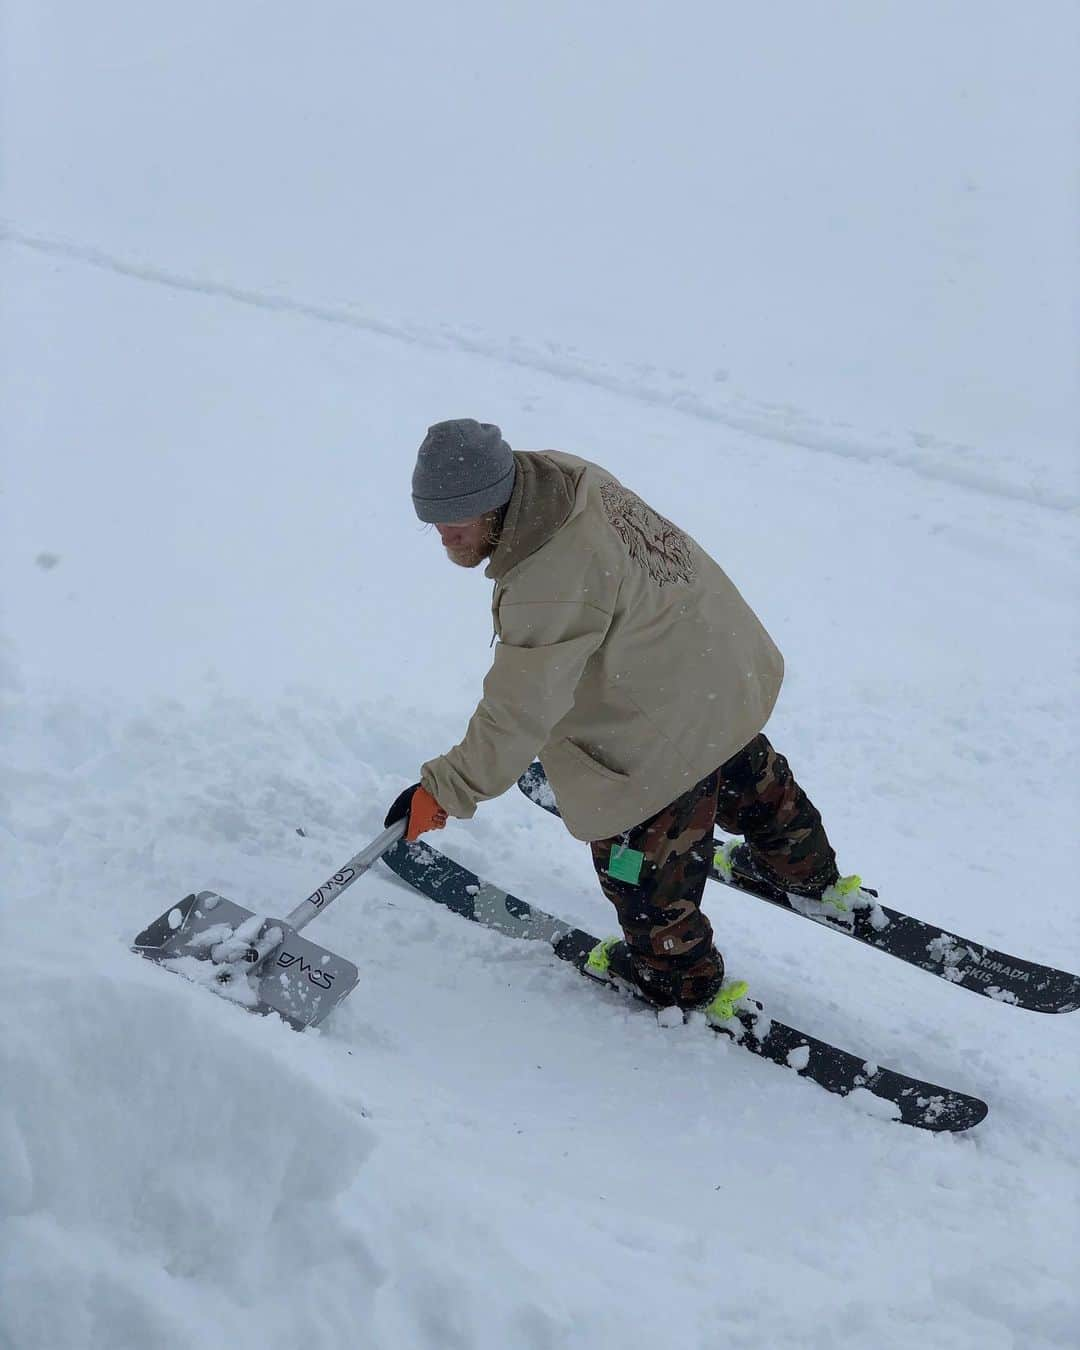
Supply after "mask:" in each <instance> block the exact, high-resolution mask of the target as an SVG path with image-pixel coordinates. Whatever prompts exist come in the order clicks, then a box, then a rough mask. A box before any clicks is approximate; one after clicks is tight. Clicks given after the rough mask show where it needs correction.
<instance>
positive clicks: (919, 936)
mask: <svg viewBox="0 0 1080 1350" xmlns="http://www.w3.org/2000/svg"><path fill="white" fill-rule="evenodd" d="M518 787H519V788H520V789H521V791H522V792H523V793H524V794H525V796H526V797H528V798H529V800H530V801H532V802H535V803H536V805H537V806H541V807H543V809H544V810H545V811H548V812H549V813H550V814H551V815H553V816H557V815H558V814H559V808H558V806H557V804H556V802H555V794H554V793H553V792H552V790H551V785H550V783H549V782H548V780H547V775H546V774H545V773H544V766H543V765H542V764H540V763H539V761H537V762H535V763H533V764H531V765H530V766H529V767H528V768H527V769H526V770H525V772H524V773H523V774H522V775H521V777H520V778H519V779H518ZM710 876H711V878H712V880H713V881H719V882H720V883H721V884H722V885H724V886H730V887H732V888H733V889H734V890H737V891H743V892H744V893H746V894H749V895H756V896H757V897H758V899H760V900H767V901H768V902H769V903H770V904H772V905H776V906H778V907H779V908H780V909H785V910H787V911H788V913H789V914H798V915H799V917H800V918H803V919H810V920H812V921H813V922H814V923H819V924H821V925H822V926H823V927H824V928H831V929H832V931H833V932H834V933H843V934H844V935H845V936H846V937H852V938H855V939H856V940H857V941H859V942H863V943H865V944H866V945H867V946H869V947H874V948H876V949H877V950H878V951H879V952H886V953H887V954H888V955H889V956H895V957H896V958H897V959H898V960H900V961H906V962H907V963H908V964H909V965H913V966H918V968H919V969H920V970H925V971H927V972H928V973H929V974H931V975H936V976H937V977H938V978H939V979H942V980H947V981H948V982H949V983H950V984H955V985H958V986H959V987H960V988H961V989H970V990H971V991H972V993H975V994H982V995H983V996H984V997H986V998H992V999H995V1000H996V1001H997V1002H999V1003H1009V1004H1012V1005H1013V1007H1016V1008H1026V1009H1028V1011H1030V1012H1041V1013H1067V1012H1075V1011H1076V1009H1077V1008H1080V976H1076V975H1072V974H1070V973H1069V972H1068V971H1067V970H1057V969H1056V968H1055V967H1053V966H1044V965H1040V964H1039V963H1038V962H1036V961H1026V960H1024V959H1023V958H1022V957H1019V956H1010V955H1008V953H1006V952H999V951H995V950H994V949H993V948H992V947H984V946H983V945H982V944H981V943H978V942H972V941H971V940H970V939H968V938H963V937H958V936H957V935H956V934H955V933H949V932H947V931H946V930H945V929H943V928H939V927H938V926H937V925H936V924H932V923H927V922H926V921H925V920H924V919H916V918H913V917H912V916H911V915H910V914H904V913H902V912H901V911H900V910H896V909H889V908H888V907H887V906H885V905H881V904H878V903H874V904H872V905H867V906H865V907H862V908H856V909H854V910H853V911H852V913H851V915H850V917H838V916H836V915H834V914H831V913H828V912H820V911H818V910H816V909H814V908H813V901H807V900H805V899H803V898H802V897H800V896H791V895H788V894H787V892H786V891H782V890H780V889H778V888H777V887H774V886H770V885H769V884H768V882H767V881H763V880H762V879H761V878H759V877H755V876H750V875H748V874H742V875H738V874H736V875H734V876H733V877H732V878H731V880H730V881H729V880H728V879H727V878H726V877H724V876H722V875H721V874H720V873H719V872H718V871H717V870H716V868H715V867H714V868H713V869H712V871H711V872H710Z"/></svg>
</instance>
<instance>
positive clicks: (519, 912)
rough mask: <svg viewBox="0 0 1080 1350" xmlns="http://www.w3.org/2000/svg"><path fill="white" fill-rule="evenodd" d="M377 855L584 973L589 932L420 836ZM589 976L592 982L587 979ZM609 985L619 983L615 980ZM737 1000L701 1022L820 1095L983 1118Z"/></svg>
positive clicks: (422, 886)
mask: <svg viewBox="0 0 1080 1350" xmlns="http://www.w3.org/2000/svg"><path fill="white" fill-rule="evenodd" d="M382 860H383V862H384V863H386V865H387V866H388V867H389V868H390V869H391V871H393V872H394V873H395V874H396V875H397V876H399V877H400V878H401V879H402V880H403V881H405V882H407V883H408V884H409V885H410V886H412V887H413V888H414V889H415V890H417V891H419V892H420V893H421V894H422V895H424V896H426V897H427V898H428V899H429V900H433V901H435V903H436V904H439V905H444V906H445V907H446V908H447V909H449V910H452V911H453V912H454V913H455V914H459V915H461V917H462V918H465V919H469V920H470V921H471V922H473V923H479V924H483V925H484V926H486V927H488V928H493V929H495V930H497V931H498V932H500V933H504V934H506V935H507V936H509V937H514V938H524V939H527V940H533V941H538V942H546V943H548V944H549V945H550V947H551V949H552V951H554V953H555V955H556V956H557V957H559V959H560V960H562V961H567V962H569V963H570V964H571V965H573V966H574V967H575V968H576V969H577V970H578V971H579V972H580V973H581V974H583V975H584V974H585V970H584V967H585V962H586V959H587V958H588V955H589V953H590V952H591V951H592V949H593V948H594V947H595V946H596V944H597V939H596V938H595V937H593V936H592V935H591V934H590V933H586V932H584V931H583V930H582V929H580V928H575V927H573V926H572V925H571V924H567V923H564V922H563V921H562V920H560V919H557V918H555V917H554V916H553V915H551V914H546V913H545V912H544V911H543V910H542V909H537V908H535V906H533V905H529V904H526V903H525V901H524V900H519V899H518V898H517V896H514V895H510V894H508V893H507V892H506V891H503V890H500V888H499V887H497V886H494V885H492V884H491V883H490V882H487V881H484V880H482V878H480V877H478V876H477V875H476V874H475V873H474V872H471V871H469V869H468V868H466V867H463V866H462V865H461V864H460V863H457V862H455V861H454V860H453V859H452V858H448V857H447V856H446V855H445V854H444V853H439V852H438V850H436V849H434V848H432V847H431V846H430V845H429V844H426V843H424V842H423V841H419V842H417V843H412V844H406V843H398V844H395V845H394V847H393V848H392V849H390V850H389V851H388V852H387V853H385V854H384V855H383V859H382ZM588 978H589V979H590V980H592V981H594V982H595V977H594V976H589V977H588ZM611 984H612V987H614V988H621V987H622V986H620V985H617V984H615V982H614V981H612V982H611ZM637 997H638V998H639V999H640V998H641V996H640V995H637ZM641 1001H642V1002H645V1000H644V999H641ZM744 1004H745V1005H750V1004H753V1006H752V1007H751V1006H744V1007H743V1008H741V1009H740V1010H739V1011H738V1012H737V1014H736V1017H735V1018H734V1019H732V1021H730V1022H725V1023H723V1024H722V1025H717V1024H713V1023H706V1025H708V1026H709V1028H710V1030H712V1031H715V1032H717V1033H718V1034H721V1035H726V1036H729V1037H730V1038H731V1039H732V1040H733V1041H734V1042H735V1043H736V1044H737V1045H740V1046H742V1048H743V1049H744V1050H749V1051H750V1053H751V1054H753V1055H757V1056H759V1057H760V1058H762V1059H767V1060H771V1061H772V1063H774V1064H779V1065H781V1066H782V1067H784V1068H787V1069H790V1070H792V1071H793V1072H795V1073H798V1074H799V1075H800V1077H803V1078H809V1079H812V1080H813V1081H814V1082H815V1083H817V1084H818V1085H819V1086H820V1087H823V1088H824V1089H825V1090H826V1091H827V1092H834V1093H837V1094H838V1095H840V1096H841V1097H846V1096H848V1095H849V1094H850V1093H852V1092H856V1091H862V1092H866V1093H869V1094H871V1095H872V1096H873V1097H876V1098H878V1099H879V1100H880V1101H881V1102H882V1103H884V1105H885V1109H886V1111H887V1112H888V1114H889V1117H890V1118H891V1119H896V1120H899V1121H902V1122H903V1123H904V1124H906V1125H912V1126H915V1127H917V1128H919V1129H923V1130H934V1131H942V1130H949V1131H958V1130H967V1129H970V1128H971V1126H973V1125H977V1124H978V1123H979V1121H980V1120H982V1119H983V1117H984V1116H985V1115H986V1112H987V1106H986V1103H985V1102H983V1101H980V1100H979V1098H978V1097H972V1096H969V1095H968V1094H966V1093H963V1092H954V1091H952V1090H951V1089H949V1088H942V1087H936V1086H935V1085H934V1084H933V1083H926V1082H922V1081H920V1080H919V1079H917V1078H908V1077H907V1076H906V1075H904V1074H901V1073H896V1072H895V1071H894V1070H892V1069H883V1068H880V1067H879V1066H878V1065H877V1064H874V1063H871V1062H868V1061H867V1060H864V1059H860V1058H859V1056H858V1055H852V1054H849V1053H848V1052H847V1051H846V1050H839V1049H837V1048H836V1046H833V1045H829V1044H828V1043H827V1042H826V1041H821V1040H818V1039H817V1038H816V1037H814V1036H807V1035H806V1034H805V1033H804V1032H801V1031H796V1030H795V1028H794V1027H789V1026H785V1025H784V1024H783V1023H782V1022H778V1021H777V1020H776V1019H775V1018H774V1017H771V1016H769V1015H768V1014H767V1013H766V1012H765V1010H764V1009H763V1008H762V1007H761V1005H760V1004H759V1003H755V1002H754V1001H753V1000H750V999H747V1000H745V1001H744Z"/></svg>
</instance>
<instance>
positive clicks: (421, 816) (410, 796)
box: [383, 783, 446, 843]
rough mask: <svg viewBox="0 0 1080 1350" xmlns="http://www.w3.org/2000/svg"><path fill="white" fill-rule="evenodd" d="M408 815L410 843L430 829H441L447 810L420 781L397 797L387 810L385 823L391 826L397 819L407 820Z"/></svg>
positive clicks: (406, 835)
mask: <svg viewBox="0 0 1080 1350" xmlns="http://www.w3.org/2000/svg"><path fill="white" fill-rule="evenodd" d="M406 817H407V818H408V824H407V825H406V827H405V838H406V839H407V840H408V841H409V843H412V841H413V840H414V839H419V838H420V836H421V835H422V834H424V833H426V832H427V831H428V830H441V829H442V827H443V826H444V825H445V824H446V812H445V811H444V810H443V808H442V807H441V806H440V805H439V803H438V802H437V801H436V800H435V798H434V797H433V796H432V795H431V793H430V792H428V791H427V789H426V788H423V787H421V786H420V784H419V783H414V784H413V785H412V787H408V788H406V789H405V791H404V792H403V793H402V794H401V795H400V796H399V797H398V798H397V800H396V801H395V802H394V804H393V806H392V807H391V808H390V810H389V811H387V813H386V820H385V821H384V822H383V824H384V825H387V826H390V825H393V824H394V822H395V821H398V820H405V819H406Z"/></svg>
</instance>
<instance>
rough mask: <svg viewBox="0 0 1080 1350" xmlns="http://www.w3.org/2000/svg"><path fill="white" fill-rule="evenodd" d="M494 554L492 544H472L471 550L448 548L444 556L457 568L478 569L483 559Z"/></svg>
mask: <svg viewBox="0 0 1080 1350" xmlns="http://www.w3.org/2000/svg"><path fill="white" fill-rule="evenodd" d="M494 552H495V547H494V545H493V544H488V543H483V544H474V545H473V546H472V548H448V549H447V550H446V556H447V557H448V558H449V559H450V561H451V562H452V563H456V564H457V565H458V567H479V566H480V564H481V563H482V562H483V561H484V559H485V558H490V557H491V555H492V553H494Z"/></svg>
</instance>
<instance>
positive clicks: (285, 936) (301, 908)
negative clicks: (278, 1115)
mask: <svg viewBox="0 0 1080 1350" xmlns="http://www.w3.org/2000/svg"><path fill="white" fill-rule="evenodd" d="M404 833H405V822H404V821H403V820H399V821H397V822H396V823H395V824H393V825H391V826H390V827H389V829H386V830H384V831H383V832H382V834H380V835H379V836H378V838H377V839H373V840H372V841H371V843H370V844H368V846H367V847H366V848H363V849H361V850H360V852H359V853H358V854H357V855H356V857H355V858H350V859H349V861H348V862H347V863H346V864H345V866H344V867H342V868H341V870H340V871H337V872H335V873H334V875H333V876H332V877H330V879H329V880H328V881H325V882H323V884H322V885H321V886H320V887H319V889H318V890H317V891H312V893H311V894H310V895H309V896H308V897H307V899H306V900H303V901H301V903H300V904H299V905H297V907H296V908H295V909H294V910H293V911H292V913H291V914H288V915H287V916H286V917H285V918H284V919H269V918H266V917H265V916H264V915H260V914H253V913H252V911H251V910H250V909H244V908H243V906H242V905H237V904H234V903H233V901H231V900H226V899H225V897H224V896H222V895H215V894H214V892H213V891H200V892H199V893H198V894H197V895H189V896H187V897H186V898H185V899H183V900H181V901H180V903H179V904H178V905H174V906H173V907H172V909H168V910H166V911H165V913H164V914H162V916H161V917H160V918H159V919H155V920H154V922H153V923H152V924H151V925H150V926H149V928H145V929H144V930H143V931H142V932H141V933H140V934H139V936H138V937H137V938H136V939H135V942H134V945H133V946H132V948H131V950H132V951H133V952H138V954H139V955H140V956H145V957H146V958H147V959H148V960H150V961H157V962H159V963H160V964H161V965H163V966H164V967H165V968H166V969H167V970H173V971H176V973H177V974H179V975H186V976H187V978H188V979H190V980H193V981H195V983H197V984H203V985H206V986H207V988H209V989H212V990H213V991H214V992H215V993H217V994H221V995H222V996H223V997H225V998H227V999H230V1000H231V1001H232V1002H234V1003H239V1004H240V1005H241V1006H242V1007H245V1008H248V1009H250V1010H251V1012H257V1013H263V1014H264V1015H265V1014H266V1013H278V1014H280V1016H281V1017H283V1018H284V1019H285V1021H286V1022H288V1023H289V1025H290V1026H293V1027H295V1028H296V1029H297V1030H298V1031H302V1030H303V1029H304V1027H313V1026H316V1025H317V1024H318V1023H319V1022H321V1021H322V1020H323V1018H324V1017H326V1016H327V1014H328V1013H329V1012H330V1011H331V1009H333V1008H335V1007H336V1006H337V1005H338V1004H339V1003H340V1002H341V1000H342V999H343V998H345V996H346V995H347V994H348V993H350V992H351V990H352V987H353V985H355V984H356V981H357V979H358V977H359V972H358V971H357V969H356V967H355V966H354V965H353V963H352V962H351V961H346V960H345V959H344V957H341V956H336V955H335V954H334V953H333V952H330V951H327V950H326V948H325V947H318V946H316V944H315V943H314V942H309V941H308V940H307V938H303V937H301V936H300V929H301V928H303V927H305V926H306V925H307V924H309V923H310V922H311V920H312V919H313V918H314V917H315V916H316V914H321V913H322V912H323V910H324V909H326V907H327V905H329V904H330V902H331V901H332V900H336V899H337V897H338V896H339V895H340V894H341V892H342V891H344V890H345V889H347V887H349V886H351V885H352V884H353V882H354V881H356V879H357V878H358V877H362V876H363V875H364V873H365V872H366V871H367V870H368V869H369V868H370V867H371V866H372V865H373V864H374V863H375V862H377V861H378V859H379V858H381V857H382V855H383V854H384V853H385V852H386V851H387V850H388V849H390V848H392V847H393V846H394V844H396V843H397V841H398V840H399V839H400V838H401V836H402V835H403V834H404Z"/></svg>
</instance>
